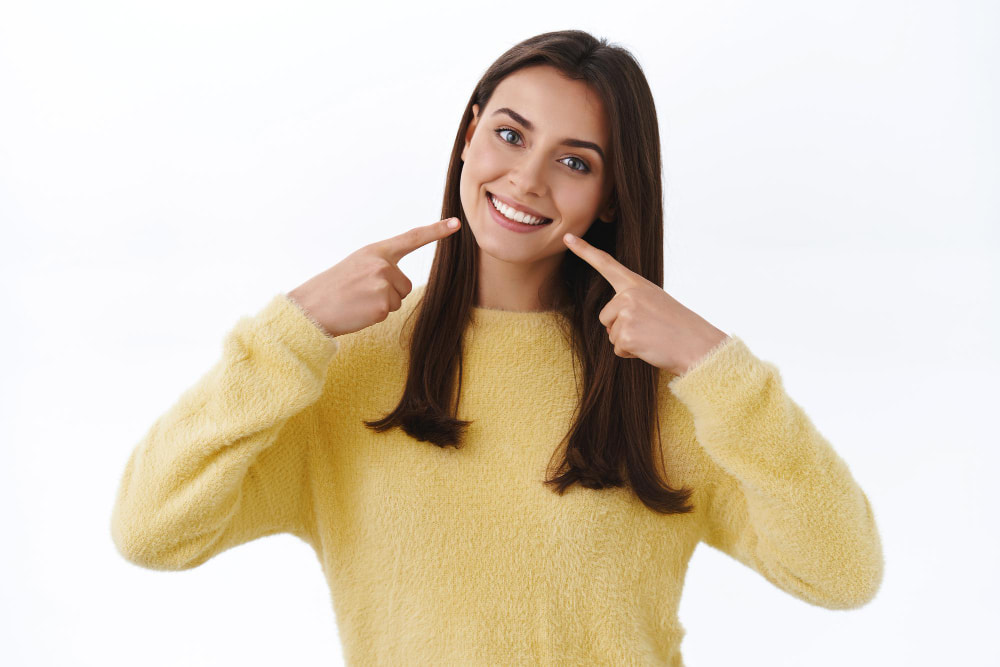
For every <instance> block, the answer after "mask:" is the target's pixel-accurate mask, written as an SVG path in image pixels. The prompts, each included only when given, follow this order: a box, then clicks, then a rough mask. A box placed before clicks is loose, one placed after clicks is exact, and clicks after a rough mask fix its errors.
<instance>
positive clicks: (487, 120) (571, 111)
mask: <svg viewBox="0 0 1000 667" xmlns="http://www.w3.org/2000/svg"><path fill="white" fill-rule="evenodd" d="M503 107H507V108H510V109H513V110H514V111H516V112H517V113H518V114H520V115H521V116H523V117H524V118H526V119H527V120H528V121H530V122H531V123H532V125H533V127H534V129H533V130H528V129H527V128H526V127H525V126H524V125H522V124H521V123H518V122H517V121H516V120H514V119H513V118H511V117H510V116H509V115H507V114H496V115H494V112H495V111H496V110H497V109H501V108H503ZM473 113H474V118H473V120H472V121H471V123H470V125H469V130H468V132H467V133H466V136H465V146H464V148H463V150H462V155H461V157H462V160H463V161H464V165H463V168H462V178H461V185H460V192H461V198H462V206H463V208H464V210H465V214H466V218H467V219H468V221H469V228H470V230H471V232H472V234H473V235H474V236H475V239H476V242H477V244H478V246H479V250H478V252H479V276H478V289H477V295H476V305H477V306H480V307H483V308H492V309H497V310H512V311H539V310H549V309H550V308H549V306H548V304H550V303H552V302H553V297H554V295H553V293H552V289H554V285H555V280H554V278H555V275H556V270H557V268H558V266H559V263H560V262H561V260H562V255H563V253H564V252H566V251H567V247H566V244H565V243H564V242H563V235H564V234H565V233H567V232H569V233H572V234H575V235H577V236H582V235H584V234H585V233H586V232H587V230H588V229H590V226H591V225H592V224H594V223H595V222H596V221H598V220H601V221H602V222H604V223H605V224H607V223H610V222H611V221H612V217H613V213H614V212H613V210H612V209H611V208H609V206H608V203H609V199H610V196H611V191H612V185H613V184H612V183H611V181H610V176H609V175H608V171H607V165H605V164H604V163H603V161H602V159H601V157H600V155H599V154H598V153H597V152H596V151H594V150H592V149H588V148H579V147H570V146H565V145H561V144H562V141H563V139H566V138H573V139H583V140H585V141H591V142H593V143H596V144H598V145H599V146H601V148H602V149H603V150H604V152H605V154H606V153H607V151H608V123H607V119H606V117H605V113H604V107H603V104H602V103H601V101H600V99H599V97H598V96H597V94H596V93H595V92H594V91H593V90H592V89H591V88H590V87H589V86H588V85H587V84H585V83H583V82H580V81H574V80H571V79H568V78H566V77H565V76H564V75H563V74H562V73H561V72H560V71H559V70H557V69H556V68H554V67H551V66H549V65H537V66H532V67H527V68H523V69H520V70H518V71H516V72H514V73H513V74H511V75H509V76H508V77H507V78H505V79H504V80H503V81H501V82H500V83H499V84H498V85H497V87H496V89H495V90H494V92H493V95H492V96H491V97H490V99H489V101H488V102H487V104H486V106H485V108H483V109H480V108H479V105H473ZM500 128H510V130H513V131H510V130H504V131H502V132H500V133H499V134H498V133H497V132H496V130H499V129H500ZM581 169H588V170H589V171H579V170H581ZM487 191H489V192H492V193H496V194H500V195H503V196H506V197H507V198H508V199H513V200H515V201H517V202H519V203H521V204H524V205H526V206H528V207H530V208H532V209H534V210H536V211H539V212H540V213H542V214H543V215H544V216H545V217H548V218H552V220H553V221H552V223H551V224H549V225H546V226H545V227H544V228H543V229H540V230H538V231H536V232H532V233H530V234H519V233H517V232H513V231H510V230H508V229H504V228H503V227H501V226H499V225H498V224H497V223H496V222H495V221H494V220H493V218H492V217H491V216H490V210H489V206H490V203H489V202H488V201H487V199H486V193H487Z"/></svg>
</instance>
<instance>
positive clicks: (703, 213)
mask: <svg viewBox="0 0 1000 667" xmlns="http://www.w3.org/2000/svg"><path fill="white" fill-rule="evenodd" d="M359 5H360V6H359ZM565 28H580V29H584V30H588V31H590V32H591V33H593V34H595V35H597V36H602V37H607V38H608V39H609V40H610V41H612V42H615V43H617V44H620V45H622V46H625V47H626V48H628V49H630V50H631V51H632V52H633V53H634V54H635V56H636V57H637V58H638V60H639V62H640V63H641V64H642V66H643V68H644V71H645V72H646V75H647V76H648V78H649V82H650V85H651V86H652V88H653V93H654V95H655V99H656V104H657V111H658V114H659V119H660V128H661V135H662V136H661V139H662V143H663V151H664V185H665V205H666V209H665V210H666V238H667V241H666V244H665V252H666V256H665V257H666V259H665V263H666V284H665V289H666V290H667V291H668V292H669V293H670V294H671V295H673V296H674V297H675V298H677V299H678V300H680V301H681V302H682V303H684V304H685V305H687V306H688V307H689V308H691V309H693V310H695V311H696V312H698V313H699V314H701V315H702V316H703V317H705V318H706V319H708V320H709V321H711V322H712V323H713V324H714V325H716V326H718V327H719V328H720V329H722V330H724V331H726V332H728V333H733V334H736V335H738V336H740V337H742V338H743V339H744V341H745V342H746V343H747V344H748V345H749V346H750V348H751V349H752V350H753V351H754V352H755V354H756V355H757V356H758V357H760V358H761V359H764V360H767V361H770V362H773V363H775V364H776V365H777V366H778V367H779V368H780V370H781V373H782V378H783V380H784V383H785V388H786V390H787V391H788V392H789V394H790V396H791V397H792V398H793V399H794V400H795V401H796V402H798V403H799V404H800V405H802V406H803V407H804V408H805V409H806V411H807V412H808V414H809V415H810V417H811V419H812V420H813V422H814V424H815V425H816V426H817V428H819V430H820V431H821V432H822V433H823V434H824V435H825V436H826V437H827V438H828V439H829V441H830V442H831V444H833V445H834V447H835V449H836V450H837V451H838V453H840V454H841V456H842V457H843V458H844V459H845V460H846V461H847V462H848V464H849V465H850V468H851V470H852V472H853V474H854V476H855V478H856V479H857V481H858V482H859V484H860V485H861V486H862V488H863V489H864V490H865V492H866V493H867V494H868V496H869V498H870V499H871V501H872V504H873V507H874V510H875V512H876V520H877V522H878V525H879V528H880V531H881V535H882V539H883V543H884V549H885V556H886V563H887V569H886V575H885V580H884V582H883V586H882V589H881V590H880V592H879V594H878V597H877V598H876V599H875V600H874V601H873V602H872V603H870V604H869V605H867V606H866V607H864V608H862V609H859V610H853V611H846V612H845V611H831V610H827V609H823V608H819V607H813V606H811V605H809V604H807V603H805V602H802V601H800V600H798V599H796V598H794V597H792V596H790V595H789V594H787V593H784V592H782V591H780V590H779V589H777V588H775V587H774V586H772V585H771V584H769V583H768V582H767V581H766V580H765V579H763V577H761V576H760V575H758V574H757V573H755V572H754V571H752V570H750V569H748V568H746V567H744V566H742V565H740V564H738V563H737V562H736V561H734V560H732V559H730V558H729V557H727V556H725V555H724V554H722V553H720V552H717V551H715V550H712V549H710V548H709V547H706V546H705V545H700V546H699V547H698V549H697V550H696V552H695V555H694V557H693V559H692V562H691V566H690V570H689V574H688V578H687V583H686V587H685V592H684V597H683V600H682V604H681V608H680V620H681V622H682V624H683V626H684V627H685V629H686V630H687V636H686V637H685V639H684V642H683V644H682V649H683V653H684V656H685V660H686V662H687V664H689V665H691V666H692V667H698V666H701V667H705V666H709V665H730V664H741V665H768V666H773V665H844V664H852V665H888V664H906V665H941V664H954V665H988V664H997V661H998V660H1000V650H998V648H997V644H996V641H995V639H996V638H995V636H994V635H995V631H996V628H997V627H998V624H1000V607H998V605H997V604H996V600H997V598H998V597H1000V586H998V576H997V573H996V563H997V562H998V560H1000V548H998V536H997V535H998V532H1000V531H998V530H997V528H998V522H997V516H996V514H997V510H998V509H1000V507H998V505H1000V503H998V501H997V499H996V492H995V490H994V489H995V485H996V476H997V469H998V464H1000V454H998V444H1000V443H998V438H997V435H996V429H995V425H994V423H992V422H989V421H987V415H988V414H989V413H990V412H992V411H994V410H995V408H996V403H997V398H998V396H997V392H996V389H995V388H996V377H997V374H998V371H1000V363H998V355H997V352H996V347H995V346H996V341H997V340H998V334H1000V331H998V328H1000V327H998V319H1000V318H998V303H1000V299H998V294H997V292H998V289H997V286H998V281H997V272H998V269H997V266H998V254H1000V253H998V249H1000V248H998V246H1000V244H998V222H1000V195H998V192H1000V189H998V187H997V186H998V184H1000V157H998V156H1000V137H998V128H997V123H996V119H997V118H1000V96H998V86H1000V76H998V72H997V70H998V64H1000V62H998V61H1000V52H998V47H997V44H998V40H997V34H998V28H1000V11H998V8H997V5H996V4H995V3H989V2H986V1H985V0H984V1H982V2H953V1H952V2H945V1H939V2H903V1H901V0H897V1H886V0H878V1H872V0H865V1H860V0H848V1H842V2H836V3H834V2H824V3H817V2H813V3H801V2H793V1H775V0H765V1H759V0H758V1H755V2H748V1H747V2H719V1H717V0H713V1H708V2H706V1H700V2H683V3H682V2H666V3H663V2H660V3H656V5H655V8H654V5H653V4H652V3H650V5H648V6H647V5H645V4H643V3H636V2H627V1H618V2H613V3H591V2H572V3H565V4H560V3H555V2H545V3H540V2H528V3H521V2H504V3H471V2H467V1H466V2H450V3H445V2H420V3H410V4H399V5H396V6H387V5H385V4H383V3H376V2H369V3H352V4H350V5H343V6H341V5H340V4H339V3H333V2H298V1H296V2H289V1H287V0H285V1H283V2H271V3H265V2H247V1H246V0H243V1H241V2H216V1H209V2H206V1H205V0H199V1H198V2H191V1H183V2H181V1H176V0H175V1H174V2H170V3H164V2H160V3H139V2H134V1H131V2H124V1H123V2H108V1H96V0H93V1H91V2H87V3H78V2H52V1H48V0H30V1H28V0H25V1H22V2H3V3H2V4H0V225H2V236H0V239H2V240H0V246H2V256H0V260H2V261H0V271H2V276H0V285H2V303H0V312H2V313H3V321H4V326H3V327H2V328H0V337H2V349H3V351H4V359H3V374H2V381H0V389H2V397H0V398H2V400H0V410H2V423H0V428H2V432H0V443H2V447H3V463H2V465H0V521H2V525H3V528H4V533H5V534H4V537H3V541H4V547H3V548H2V549H0V572H2V573H3V575H2V577H3V578H2V588H0V601H2V602H0V605H2V607H0V612H2V618H0V646H2V647H3V649H2V651H3V655H2V656H0V660H2V661H3V662H4V663H5V664H10V665H127V664H136V663H139V664H143V665H148V666H150V667H153V666H156V665H237V664H240V665H273V664H297V665H333V664H337V663H338V662H339V661H340V655H341V654H340V646H339V642H338V637H337V629H336V623H335V617H334V614H333V609H332V605H331V601H330V599H329V593H328V590H327V588H326V583H325V581H324V579H323V576H322V573H321V571H320V567H319V563H318V561H317V559H316V558H315V556H314V554H313V553H312V551H311V549H310V548H309V547H308V546H307V545H306V544H305V543H303V542H301V541H299V540H297V539H296V538H294V537H291V536H289V535H280V536H274V537H270V538H265V539H262V540H260V541H256V542H253V543H250V544H247V545H244V546H242V547H240V548H237V549H234V550H232V551H229V552H226V553H223V554H220V555H219V556H217V557H216V558H214V559H213V560H211V561H209V562H208V563H206V564H204V565H202V566H201V567H199V568H196V569H193V570H189V571H185V572H178V573H166V572H156V571H149V570H144V569H142V568H139V567H137V566H134V565H132V564H130V563H128V562H127V561H125V560H124V559H123V558H122V557H121V556H120V555H119V554H118V553H117V551H116V550H115V548H114V545H113V543H112V540H111V536H110V527H109V524H110V514H111V508H112V504H113V501H114V494H115V492H116V489H117V485H118V481H119V478H120V475H121V473H122V471H123V468H124V465H125V462H126V459H127V457H128V454H129V453H130V451H131V450H132V448H133V447H134V446H135V444H136V443H137V442H138V441H139V439H140V438H141V437H142V436H143V435H144V434H145V432H146V430H147V429H148V427H149V426H150V425H151V424H152V422H153V421H154V420H155V419H156V418H157V417H158V416H159V415H160V414H161V413H162V412H163V411H165V410H166V408H167V407H169V406H170V405H171V404H172V403H173V402H174V401H175V400H176V398H177V397H178V396H179V394H180V393H181V392H182V391H183V390H185V389H186V388H187V387H188V386H190V385H191V384H192V383H193V382H194V381H195V380H196V379H197V378H199V377H200V376H201V374H202V373H203V372H204V371H206V370H207V369H208V368H209V367H210V366H211V365H212V364H213V363H214V362H215V360H216V359H218V358H219V356H220V355H221V341H222V339H223V336H224V335H225V334H226V333H227V332H228V331H229V330H230V328H231V327H232V326H233V325H234V324H235V322H236V321H237V319H238V318H239V317H241V316H243V315H250V314H254V313H256V312H257V311H259V310H260V309H261V308H262V307H263V306H264V305H265V304H266V303H267V302H268V300H269V299H270V298H271V297H273V296H274V295H275V294H278V293H280V292H284V291H288V290H290V289H292V288H294V287H296V286H297V285H299V284H301V283H302V282H304V281H305V280H306V279H308V278H309V277H311V276H312V275H315V274H316V273H319V272H320V271H322V270H324V269H326V268H328V267H329V266H331V265H333V264H334V263H336V262H338V261H340V260H341V259H343V258H344V257H346V256H347V255H348V254H350V253H351V252H353V251H354V250H356V249H357V248H359V247H360V246H362V245H364V244H366V243H370V242H373V241H375V240H378V239H382V238H386V237H388V236H391V235H395V234H397V233H400V232H402V231H404V230H405V229H408V228H410V227H413V226H417V225H422V224H428V223H430V222H433V221H435V220H436V219H437V214H438V212H439V209H440V205H441V195H442V190H443V185H444V171H445V167H446V161H447V158H448V155H449V149H450V147H451V145H452V141H453V139H454V136H455V132H456V129H457V126H458V122H459V120H460V115H461V113H462V111H463V109H464V104H465V102H466V100H467V99H468V96H469V95H470V93H471V92H472V88H473V86H474V85H475V83H476V81H477V80H478V78H479V77H480V75H481V74H482V73H483V71H484V70H485V69H486V67H487V66H488V65H489V64H490V63H491V62H492V61H493V60H494V59H495V58H496V57H497V56H499V55H500V54H501V53H502V52H503V51H504V50H506V49H507V48H508V47H510V46H511V45H513V44H514V43H516V42H518V41H520V40H522V39H524V38H527V37H529V36H531V35H534V34H537V33H539V32H544V31H548V30H558V29H565ZM433 250H434V246H433V245H428V246H426V247H424V248H422V249H420V250H418V251H417V252H415V253H413V254H412V255H410V256H408V257H406V258H405V259H404V260H403V261H402V262H401V264H400V267H401V268H402V269H403V271H404V272H405V273H406V274H407V275H408V276H409V277H410V278H411V280H412V281H413V282H414V284H415V285H419V284H421V283H423V282H425V281H426V278H427V276H428V272H429V269H430V260H431V257H432V255H433Z"/></svg>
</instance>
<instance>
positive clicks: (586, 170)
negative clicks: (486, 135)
mask: <svg viewBox="0 0 1000 667" xmlns="http://www.w3.org/2000/svg"><path fill="white" fill-rule="evenodd" d="M501 132H513V133H514V134H516V135H517V136H521V133H520V132H518V131H517V130H515V129H514V128H512V127H498V128H497V129H495V130H493V133H494V134H496V135H497V137H499V138H500V141H502V142H503V143H505V144H510V145H511V146H516V145H517V144H512V143H511V142H509V141H507V140H506V139H504V138H503V137H501V136H500V133H501ZM569 157H570V158H572V159H574V160H576V161H577V162H579V163H580V164H582V165H583V169H573V167H570V170H571V171H575V172H578V173H581V174H587V173H590V165H588V164H587V163H586V162H584V161H583V160H581V159H580V158H578V157H576V156H575V155H571V156H569ZM564 159H569V158H564Z"/></svg>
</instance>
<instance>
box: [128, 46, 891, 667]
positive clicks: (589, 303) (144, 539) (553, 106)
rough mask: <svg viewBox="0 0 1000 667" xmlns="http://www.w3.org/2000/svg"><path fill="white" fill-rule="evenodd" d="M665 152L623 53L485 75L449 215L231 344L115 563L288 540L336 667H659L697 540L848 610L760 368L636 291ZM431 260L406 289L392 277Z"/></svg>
mask: <svg viewBox="0 0 1000 667" xmlns="http://www.w3.org/2000/svg"><path fill="white" fill-rule="evenodd" d="M659 145H660V144H659V134H658V130H657V122H656V114H655V107H654V105H653V99H652V96H651V94H650V91H649V86H648V85H647V83H646V80H645V77H644V76H643V74H642V72H641V69H640V68H639V66H638V64H637V63H636V62H635V60H634V59H633V58H632V56H631V55H630V54H629V53H628V52H627V51H626V50H624V49H622V48H620V47H617V46H613V45H609V44H607V43H606V42H605V41H604V40H597V39H595V38H594V37H592V36H591V35H589V34H587V33H585V32H581V31H560V32H552V33H545V34H542V35H538V36H536V37H532V38H530V39H528V40H525V41H524V42H522V43H520V44H518V45H516V46H514V47H513V48H511V49H510V50H509V51H508V52H507V53H505V54H503V55H502V56H501V57H500V58H499V59H498V60H497V61H496V62H495V63H494V64H493V65H492V66H491V67H490V68H489V70H487V72H486V73H485V74H484V76H483V77H482V79H481V80H480V81H479V83H478V84H477V86H476V88H475V90H474V91H473V94H472V96H471V98H470V100H469V103H468V105H467V107H466V110H465V113H464V114H463V117H462V121H461V124H460V126H459V131H458V134H457V136H456V140H455V144H454V148H453V152H452V160H451V164H450V166H449V170H448V176H447V180H446V186H445V194H444V205H443V208H442V214H443V216H446V217H445V219H444V220H441V221H439V222H436V223H433V224H431V225H426V226H421V227H416V228H414V229H411V230H409V231H407V232H405V233H403V234H400V235H398V236H395V237H393V238H390V239H387V240H384V241H380V242H377V243H373V244H371V245H369V246H366V247H364V248H361V249H360V250H358V251H357V252H355V253H353V254H352V255H349V256H348V257H347V258H345V259H344V260H343V261H342V262H340V263H339V264H337V265H335V266H334V267H332V268H330V269H328V270H327V271H325V272H323V273H321V274H319V275H318V276H315V277H314V278H311V279H310V280H308V281H307V282H305V283H303V284H302V285H301V286H299V287H298V288H296V289H294V290H292V291H291V292H289V293H288V294H287V295H285V294H281V295H278V296H276V297H274V298H273V299H272V301H271V302H270V303H269V304H268V305H267V306H266V307H265V308H264V309H263V310H262V311H261V313H259V314H258V315H257V316H256V317H253V318H247V317H245V318H242V319H241V320H240V321H239V322H238V323H237V326H236V327H235V329H234V330H233V332H231V333H230V335H229V336H228V337H227V339H226V344H225V348H224V352H225V354H224V356H223V359H222V360H221V361H220V362H219V363H218V364H217V365H216V366H215V367H214V368H213V369H212V371H210V372H209V374H208V375H206V376H205V377H204V378H202V380H201V381H200V382H199V383H198V384H197V385H195V386H194V387H192V388H191V389H190V390H189V391H188V392H187V393H186V394H185V395H184V396H182V398H181V399H180V401H179V402H178V403H177V404H176V405H175V406H174V407H173V408H172V409H171V410H170V411H169V412H168V413H167V414H166V415H165V416H164V417H162V418H161V419H159V420H158V421H157V422H156V423H155V424H154V425H153V427H152V429H151V430H150V432H149V434H148V435H147V436H146V438H145V439H144V440H143V441H142V442H141V443H140V444H139V445H138V446H137V447H136V449H135V451H134V452H133V454H132V456H131V458H130V459H129V461H128V463H127V466H126V470H125V473H124V476H123V479H122V483H121V487H120V490H119V495H118V499H117V503H116V506H115V510H114V515H113V522H112V532H113V537H114V540H115V543H116V544H117V546H118V548H119V550H120V551H121V553H122V554H123V555H124V556H125V557H126V558H128V559H129V560H130V561H132V562H134V563H137V564H139V565H142V566H144V567H149V568H156V569H186V568H192V567H196V566H198V565H200V564H201V563H204V562H205V561H206V560H208V559H209V558H212V557H213V556H215V555H216V554H218V553H221V552H222V551H225V550H226V549H229V548H232V547H233V546H236V545H238V544H242V543H245V542H248V541H250V540H254V539H257V538H259V537H262V536H264V535H270V534H274V533H279V532H287V533H291V534H294V535H297V536H299V537H300V538H302V539H303V540H305V541H306V542H308V543H309V544H310V545H312V546H313V548H314V549H315V550H316V554H317V557H318V558H319V560H320V562H321V564H322V566H323V571H324V573H325V575H326V577H327V581H328V583H329V585H330V589H331V595H332V600H333V605H334V608H335V611H336V615H337V622H338V627H339V631H340V637H341V640H342V644H343V649H344V656H345V659H346V661H347V662H348V664H354V663H359V664H369V663H382V662H385V663H389V664H404V663H407V664H409V663H412V664H469V663H474V664H478V663H482V664H495V663H503V664H514V663H526V664H547V663H550V662H557V661H558V662H566V663H569V664H592V663H606V662H607V663H612V664H634V663H643V664H662V665H681V664H683V663H682V658H681V652H680V643H681V639H682V637H683V635H684V632H685V631H684V629H683V627H682V626H681V625H680V623H679V622H678V620H677V608H678V605H679V601H680V594H681V589H682V586H683V578H684V574H685V571H686V568H687V564H688V561H689V559H690V557H691V554H692V552H693V551H694V549H695V547H696V546H697V544H698V543H699V542H702V541H703V542H705V543H707V544H709V545H711V546H713V547H715V548H717V549H720V550H722V551H724V552H725V553H727V554H729V555H731V556H732V557H733V558H735V559H737V560H738V561H740V562H742V563H743V564H745V565H747V566H748V567H751V568H753V569H754V570H756V571H757V572H759V573H760V574H761V575H762V576H764V577H765V578H767V579H768V580H769V581H771V582H772V583H774V584H775V585H776V586H778V587H780V588H781V589H783V590H785V591H787V592H788V593H790V594H792V595H795V596H796V597H798V598H800V599H802V600H804V601H806V602H809V603H811V604H815V605H819V606H823V607H827V608H830V609H843V608H854V607H859V606H861V605H864V604H866V603H867V602H868V601H870V600H871V599H872V598H873V597H874V595H875V593H876V591H877V590H878V587H879V585H880V582H881V578H882V571H883V561H882V551H881V544H880V540H879V535H878V531H877V527H876V524H875V521H874V517H873V514H872V510H871V506H870V504H869V502H868V498H867V496H866V495H865V494H864V492H863V491H862V490H861V489H860V488H859V487H858V485H857V484H856V482H855V481H854V479H853V477H852V476H851V474H850V471H849V470H848V468H847V466H846V464H845V463H844V461H843V460H842V459H841V458H840V457H839V456H838V455H837V454H836V452H835V451H834V450H833V449H832V448H831V446H830V445H829V443H827V442H826V440H825V439H824V438H823V437H822V436H821V435H820V434H819V433H818V432H817V430H816V429H815V427H814V426H813V425H812V423H811V422H810V420H809V418H808V417H807V416H806V415H805V413H804V412H803V411H802V409H801V408H800V407H799V406H798V405H797V404H796V403H794V402H793V401H792V400H791V399H790V398H789V397H788V396H787V394H785V392H784V389H783V387H782V383H781V379H780V376H779V373H778V370H777V368H776V367H775V366H773V365H772V364H769V363H766V362H763V361H761V360H759V359H757V358H756V357H755V356H754V355H753V354H752V353H751V352H750V350H749V349H748V348H747V346H746V345H745V344H744V343H743V341H742V340H741V339H739V338H738V337H733V336H728V335H726V334H725V333H724V332H722V331H720V330H719V329H717V328H716V327H714V326H713V325H711V324H710V323H708V322H707V321H706V320H704V319H703V318H701V317H700V316H698V315H697V314H695V313H694V312H692V311H690V310H688V309H687V308H685V307H684V306H682V305H681V304H680V303H678V302H677V301H675V300H674V299H673V298H671V297H670V296H669V295H668V294H667V293H666V292H665V291H663V289H661V287H660V284H661V283H662V282H663V249H662V240H663V216H662V205H661V193H662V187H661V183H660V155H659ZM456 223H458V224H456ZM434 241H436V242H438V243H437V248H436V253H435V256H434V262H433V265H432V268H431V273H430V277H429V280H428V282H427V283H426V284H425V285H421V286H419V287H418V288H417V289H413V287H412V283H411V282H410V280H409V279H408V278H407V277H406V276H405V275H403V274H402V272H401V271H399V269H398V268H397V266H396V264H397V263H398V261H399V260H400V258H401V257H403V256H404V255H405V254H406V253H408V252H411V251H413V250H414V249H416V248H418V247H421V246H423V245H425V244H427V243H430V242H434ZM379 415H381V417H380V418H375V419H372V417H373V416H374V417H378V416H379ZM661 427H662V428H661ZM449 445H452V447H449ZM555 460H558V461H560V466H559V467H558V471H557V472H558V474H555V475H553V474H551V471H550V468H549V466H547V465H546V464H551V463H552V461H555Z"/></svg>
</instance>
